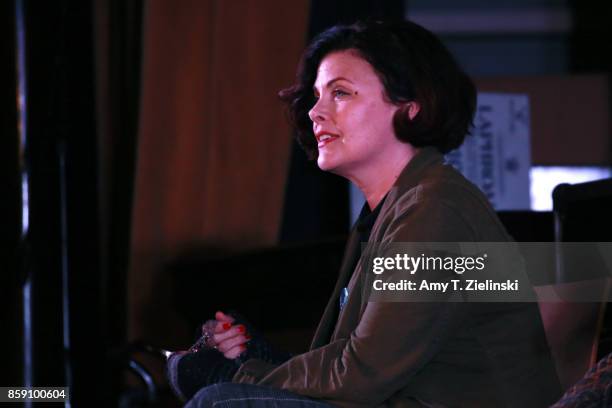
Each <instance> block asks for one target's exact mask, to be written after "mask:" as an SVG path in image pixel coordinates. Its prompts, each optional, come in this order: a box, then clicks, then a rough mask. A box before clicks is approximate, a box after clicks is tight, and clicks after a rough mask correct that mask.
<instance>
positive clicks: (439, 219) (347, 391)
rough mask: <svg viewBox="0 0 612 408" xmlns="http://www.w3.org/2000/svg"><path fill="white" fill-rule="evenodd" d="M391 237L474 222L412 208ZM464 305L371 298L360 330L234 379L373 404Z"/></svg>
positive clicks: (418, 364)
mask: <svg viewBox="0 0 612 408" xmlns="http://www.w3.org/2000/svg"><path fill="white" fill-rule="evenodd" d="M385 231H386V232H385V234H384V236H385V239H386V240H387V241H389V242H417V241H421V242H436V241H444V242H449V241H461V240H466V241H467V240H472V239H473V236H472V234H471V229H470V227H469V226H468V225H467V224H466V223H465V222H464V221H463V220H462V219H461V217H460V216H459V215H458V214H456V213H455V212H454V210H453V208H452V206H449V205H447V204H445V203H444V202H443V201H437V202H432V203H423V202H421V203H419V204H418V205H411V206H410V207H408V208H407V209H405V210H403V211H402V212H401V213H396V214H395V215H394V216H393V218H392V220H391V222H390V223H389V224H388V226H387V228H386V230H385ZM460 306H461V304H457V303H450V302H420V303H419V302H369V303H367V304H366V306H365V308H364V309H363V313H362V314H361V316H360V317H359V322H358V323H357V325H356V327H355V329H354V330H353V331H352V332H351V333H350V335H348V336H346V338H338V339H336V340H335V341H333V342H331V343H329V344H327V345H325V346H323V347H320V348H317V349H314V350H311V351H309V352H307V353H305V354H300V355H297V356H295V357H293V358H292V359H290V360H288V361H287V362H285V363H284V364H282V365H279V366H272V365H269V364H266V363H264V362H262V361H260V360H250V361H247V362H246V363H245V364H243V365H242V366H241V368H240V370H239V371H238V373H237V374H236V375H235V376H234V379H233V380H234V381H236V382H244V383H253V384H260V385H268V386H273V387H277V388H283V389H286V390H289V391H292V392H295V393H297V394H301V395H305V396H310V397H313V398H320V399H324V400H327V401H330V402H332V403H335V404H338V405H350V406H360V405H363V406H375V405H379V404H381V403H382V402H384V401H385V400H387V399H388V398H389V397H391V396H392V395H393V394H394V393H395V392H397V391H398V390H400V389H401V388H403V387H404V386H405V385H406V384H407V383H408V382H409V381H410V379H411V377H412V376H414V375H415V373H417V372H418V371H419V369H421V368H422V367H423V366H424V365H425V364H427V363H428V362H429V361H430V360H431V359H432V357H433V356H434V355H435V353H436V351H437V350H438V349H439V345H440V343H441V342H442V341H444V339H445V337H446V336H447V335H448V333H450V332H452V330H453V328H454V327H456V325H457V324H458V322H460V321H461V320H462V314H463V310H464V309H463V308H461V307H460Z"/></svg>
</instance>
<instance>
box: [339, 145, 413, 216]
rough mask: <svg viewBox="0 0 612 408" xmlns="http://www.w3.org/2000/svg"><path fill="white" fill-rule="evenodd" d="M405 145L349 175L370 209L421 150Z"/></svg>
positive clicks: (374, 206)
mask: <svg viewBox="0 0 612 408" xmlns="http://www.w3.org/2000/svg"><path fill="white" fill-rule="evenodd" d="M405 146H406V148H404V149H397V150H395V151H394V154H392V155H391V156H390V157H389V156H386V157H385V159H384V160H381V161H380V162H378V163H371V164H370V165H369V167H368V168H365V169H362V170H361V171H359V172H358V173H357V174H354V175H352V176H349V177H347V178H348V179H349V180H351V181H352V182H353V183H355V185H356V186H357V187H358V188H359V189H360V190H361V192H362V193H363V195H364V196H365V199H366V201H367V202H368V206H369V207H370V209H372V210H373V209H374V208H376V206H377V205H378V204H379V203H380V202H381V200H382V199H383V198H384V197H385V195H386V194H387V193H388V192H389V190H390V189H391V187H393V184H395V181H396V180H397V178H398V177H399V175H400V173H401V172H402V170H403V169H404V167H406V165H407V164H408V162H410V160H412V158H413V157H414V155H415V154H416V153H417V152H418V150H419V149H416V148H414V147H412V146H410V145H409V144H405Z"/></svg>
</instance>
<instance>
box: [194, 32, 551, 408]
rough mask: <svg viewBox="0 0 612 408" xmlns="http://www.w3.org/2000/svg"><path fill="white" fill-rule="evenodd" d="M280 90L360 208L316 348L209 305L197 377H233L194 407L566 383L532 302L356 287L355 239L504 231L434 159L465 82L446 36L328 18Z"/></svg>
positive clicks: (466, 92) (505, 391)
mask: <svg viewBox="0 0 612 408" xmlns="http://www.w3.org/2000/svg"><path fill="white" fill-rule="evenodd" d="M281 97H282V99H283V100H284V101H285V102H287V104H288V106H289V111H290V113H291V118H292V119H293V123H294V125H295V127H296V128H297V130H298V138H299V141H300V143H301V145H302V146H303V147H304V149H305V150H306V152H307V153H308V154H309V155H310V156H311V157H312V158H316V160H317V164H318V165H319V167H320V168H321V169H322V170H324V171H330V172H333V173H336V174H338V175H341V176H343V177H345V178H347V179H349V180H350V181H352V182H353V183H355V184H356V185H357V186H358V187H359V188H360V189H361V191H362V192H363V193H364V195H365V197H366V200H367V205H366V206H364V210H363V211H362V214H361V216H360V219H359V220H358V222H357V224H356V227H355V228H354V229H353V232H352V234H351V238H350V240H349V243H348V248H347V252H346V254H345V260H344V263H343V267H342V270H341V272H340V276H339V280H338V283H337V285H336V288H335V290H334V293H333V294H332V297H331V299H330V301H329V304H328V306H327V308H326V310H325V312H324V315H323V317H322V320H321V322H320V324H319V327H318V329H317V331H316V334H315V337H314V339H313V342H312V346H311V350H310V351H309V352H307V353H304V354H300V355H297V356H293V357H291V358H289V356H285V357H282V356H280V355H279V354H275V353H272V352H271V351H270V350H271V349H270V348H269V346H268V345H267V343H265V342H264V341H263V340H262V339H261V338H260V336H257V335H253V339H249V338H247V332H250V331H251V329H250V328H249V327H248V326H245V323H244V322H243V321H242V320H241V319H239V318H238V319H235V317H232V316H230V315H225V314H223V313H220V312H219V313H218V314H217V316H216V319H217V320H216V323H214V326H213V327H212V329H211V330H210V331H208V332H207V335H206V336H205V340H206V341H207V342H208V344H209V345H212V346H214V347H216V348H217V349H218V351H217V350H208V351H206V352H205V353H199V354H198V353H195V355H199V357H197V358H196V357H193V361H192V367H196V366H197V367H199V368H198V369H193V370H192V371H194V370H195V371H197V372H198V373H199V375H201V376H202V377H206V380H205V381H203V382H201V383H199V384H197V385H198V386H199V385H202V384H211V383H217V382H220V381H228V382H229V381H231V383H226V384H217V385H213V386H209V387H206V388H203V389H202V390H200V391H199V392H198V393H197V394H196V395H195V397H194V398H193V399H192V400H191V401H190V403H189V404H188V406H189V407H196V406H212V405H216V404H218V403H225V404H227V405H234V404H235V405H240V404H243V403H249V404H251V405H253V404H254V405H256V406H259V405H261V406H268V404H269V405H270V406H271V405H274V403H276V402H279V401H280V402H279V403H280V404H283V405H291V404H295V405H300V404H301V405H304V406H307V405H321V406H325V405H327V406H328V404H330V405H332V406H345V407H362V406H380V405H386V406H415V407H416V406H429V407H431V406H435V407H438V406H466V407H472V406H488V407H492V406H534V407H536V406H547V405H549V404H551V403H552V402H554V401H555V399H557V398H558V397H559V395H560V389H559V385H558V381H557V379H556V374H555V371H554V366H553V363H552V360H551V357H550V353H549V351H548V347H547V344H546V339H545V335H544V332H543V328H542V323H541V320H540V316H539V312H538V308H537V305H536V304H523V303H513V304H505V303H497V304H484V303H452V302H368V297H367V295H365V294H366V293H367V291H364V289H366V288H364V285H365V283H364V282H365V278H364V276H365V274H366V270H367V268H366V266H365V264H366V262H365V261H364V260H363V259H361V260H360V258H361V253H360V244H359V243H360V242H365V241H369V242H371V243H372V242H376V243H380V242H386V243H389V242H500V241H501V242H505V241H508V240H509V239H510V238H509V237H508V235H507V233H506V232H505V230H504V228H503V227H502V225H501V224H500V222H499V220H498V219H497V217H496V215H495V212H494V211H493V209H492V208H491V206H490V205H489V203H488V202H487V200H486V199H485V198H484V196H483V195H482V194H481V193H480V192H479V191H478V189H477V188H476V187H474V186H473V185H472V184H471V183H469V182H468V181H467V180H465V179H464V178H463V177H462V176H461V175H460V174H459V173H457V172H456V171H455V170H453V169H452V168H451V167H450V166H447V165H445V164H444V163H443V156H442V155H443V154H444V153H447V152H449V151H450V150H452V149H454V148H457V147H458V146H460V145H461V143H462V142H463V139H464V137H465V135H466V133H467V132H468V129H469V126H470V124H471V121H472V117H473V114H474V109H475V89H474V85H473V84H472V82H471V81H470V79H469V78H468V77H467V76H466V75H465V74H464V73H463V72H462V71H461V70H460V68H459V67H458V65H457V64H456V62H455V61H454V59H453V58H452V56H451V55H450V54H449V52H448V51H447V50H446V48H445V47H444V46H443V45H442V43H441V42H440V41H439V40H438V39H437V38H436V37H435V36H434V35H432V34H431V33H430V32H428V31H427V30H425V29H423V28H422V27H420V26H418V25H416V24H414V23H411V22H397V23H381V22H373V23H357V24H354V25H350V26H336V27H333V28H331V29H329V30H327V31H325V32H324V33H322V34H321V35H319V36H318V37H317V38H316V39H315V40H314V41H313V42H312V44H311V45H310V46H309V47H308V48H307V50H306V51H305V53H304V56H303V58H302V61H301V65H300V69H299V73H298V81H297V84H296V85H294V86H293V87H291V88H289V89H287V90H285V91H283V92H281ZM364 257H365V254H364ZM196 360H197V361H196ZM232 362H235V363H236V364H235V365H234V366H232V365H231V363H232ZM185 367H187V364H185ZM198 370H201V371H202V372H201V373H200V372H199V371H198ZM187 371H188V370H187ZM247 384H250V385H247ZM192 388H193V387H192Z"/></svg>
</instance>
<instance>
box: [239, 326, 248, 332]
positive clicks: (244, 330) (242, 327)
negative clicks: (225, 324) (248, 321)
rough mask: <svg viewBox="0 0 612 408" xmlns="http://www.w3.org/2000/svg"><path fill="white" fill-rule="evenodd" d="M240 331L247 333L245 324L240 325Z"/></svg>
mask: <svg viewBox="0 0 612 408" xmlns="http://www.w3.org/2000/svg"><path fill="white" fill-rule="evenodd" d="M238 331H239V332H240V333H245V332H246V327H244V326H243V325H240V326H238Z"/></svg>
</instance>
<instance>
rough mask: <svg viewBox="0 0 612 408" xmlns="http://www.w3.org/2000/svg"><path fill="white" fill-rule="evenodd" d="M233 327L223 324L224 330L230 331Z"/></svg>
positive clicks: (229, 324)
mask: <svg viewBox="0 0 612 408" xmlns="http://www.w3.org/2000/svg"><path fill="white" fill-rule="evenodd" d="M231 327H232V324H231V323H223V330H229V329H230V328H231Z"/></svg>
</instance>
